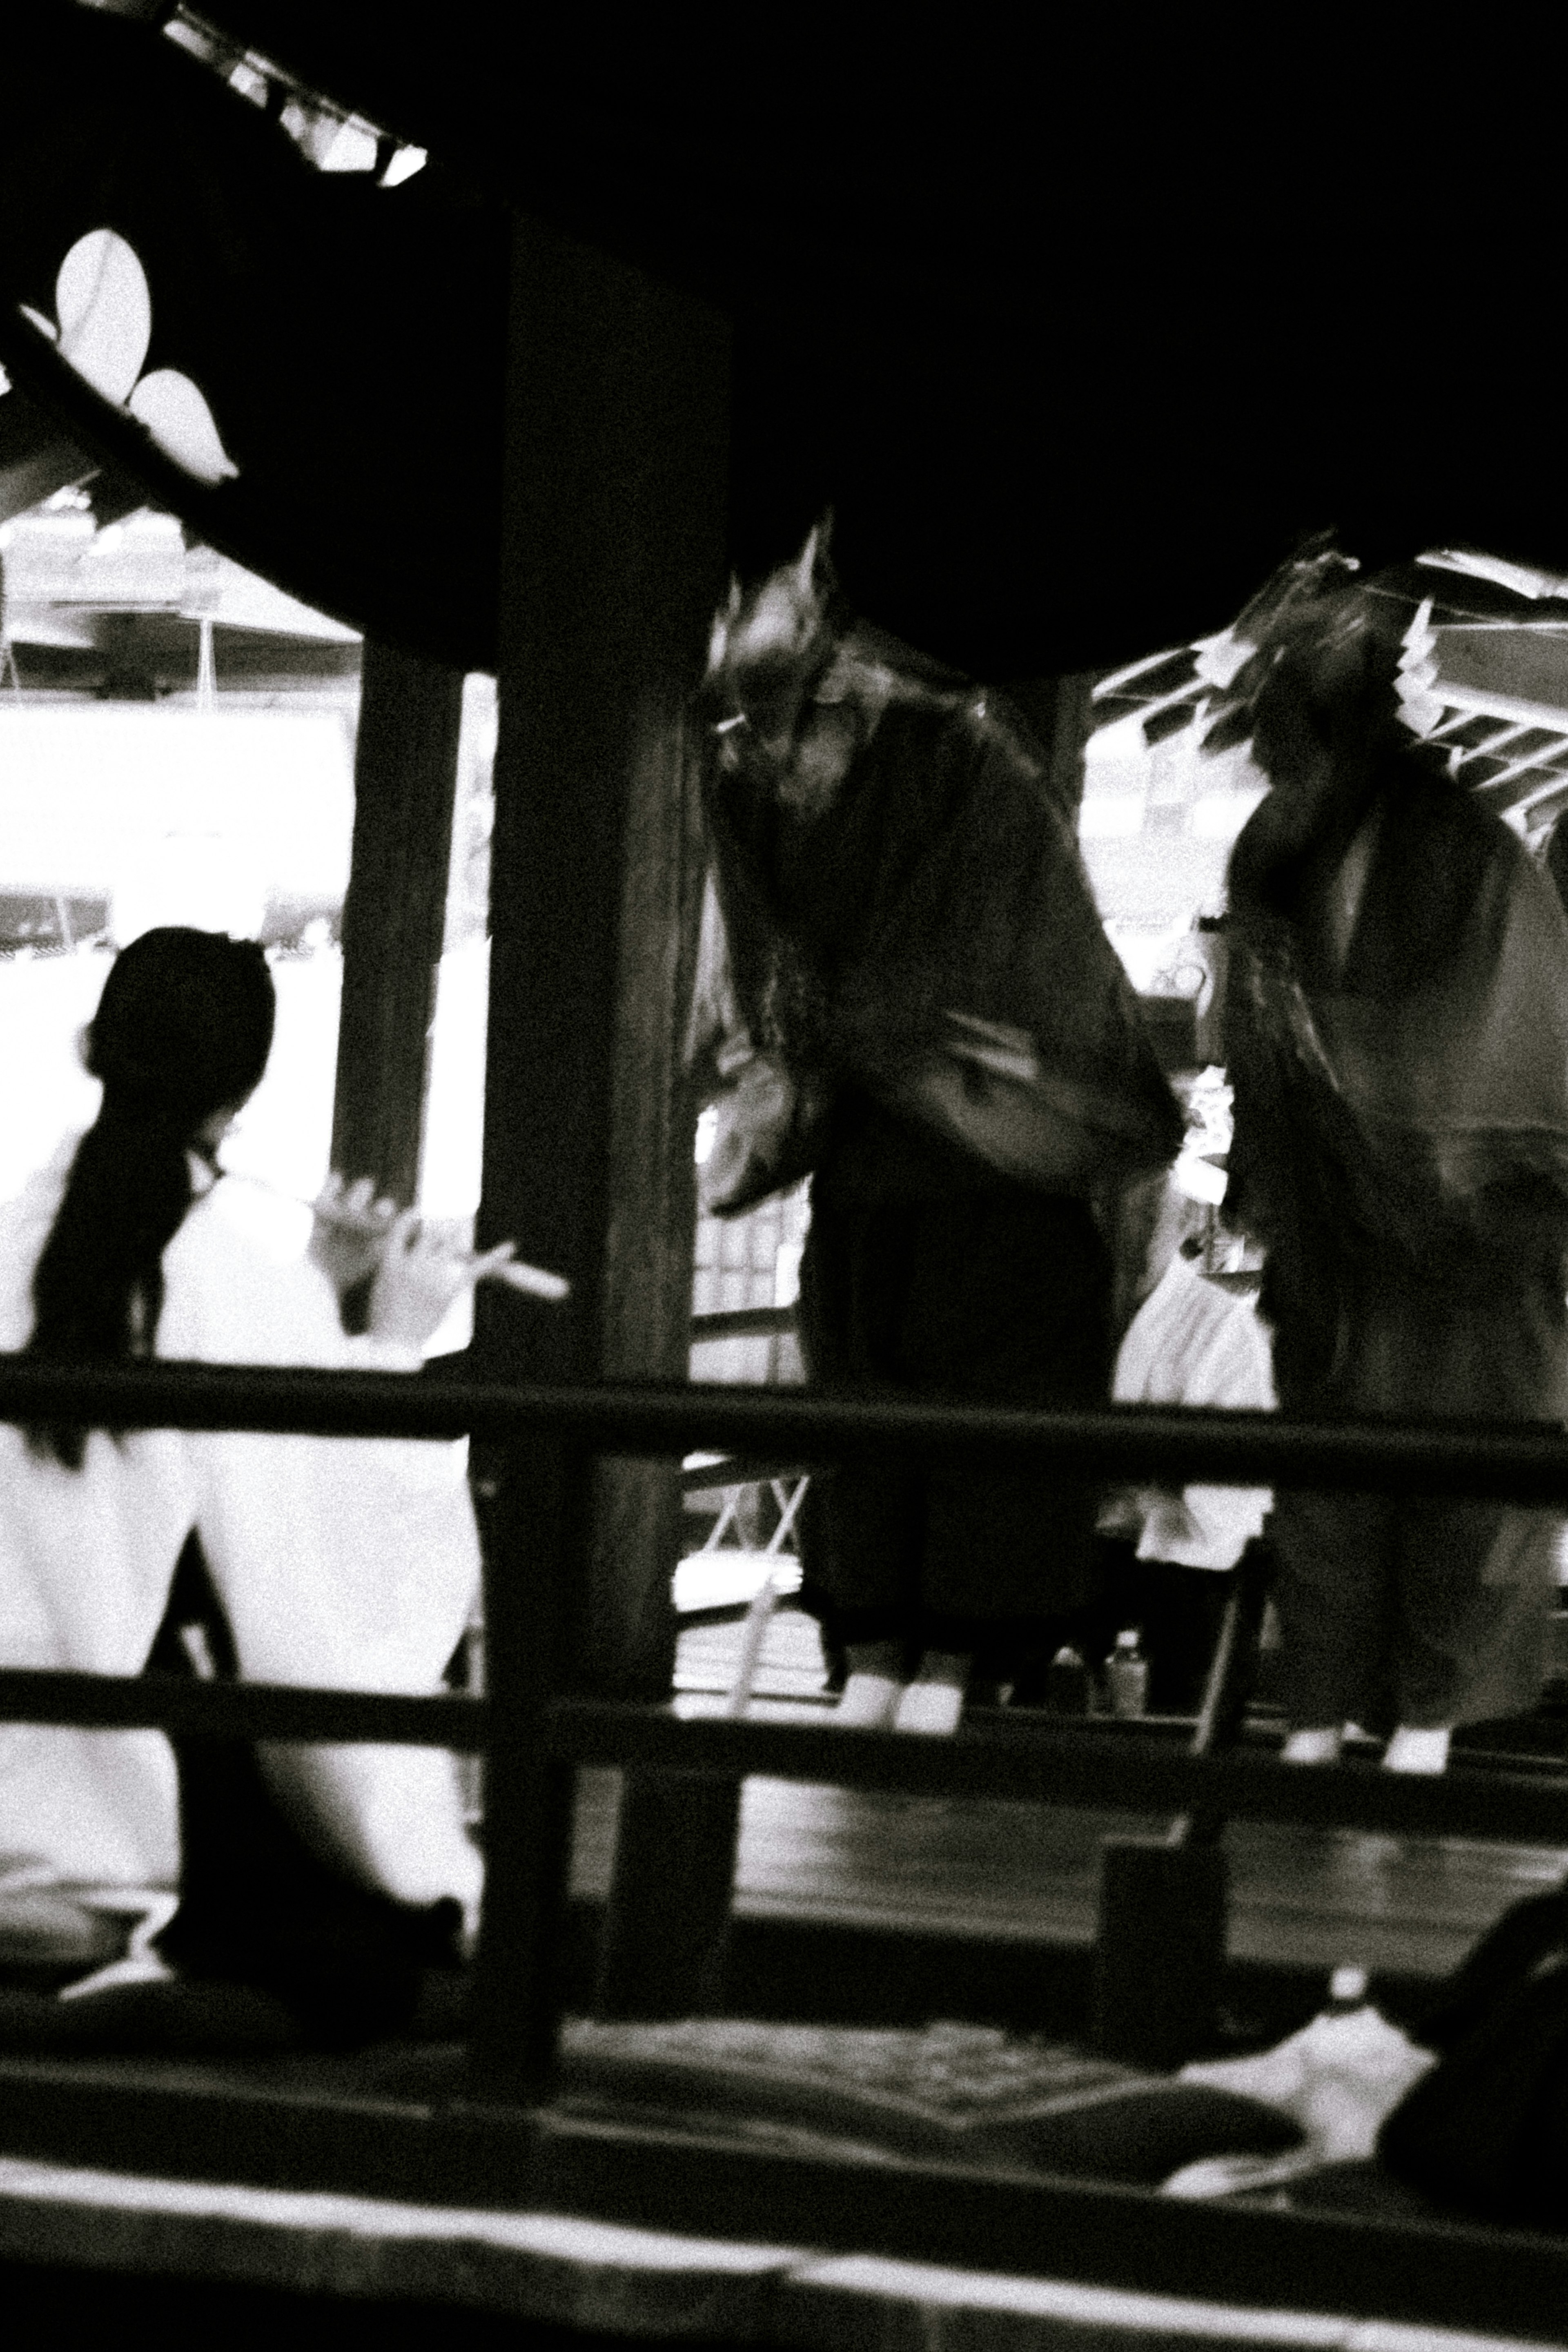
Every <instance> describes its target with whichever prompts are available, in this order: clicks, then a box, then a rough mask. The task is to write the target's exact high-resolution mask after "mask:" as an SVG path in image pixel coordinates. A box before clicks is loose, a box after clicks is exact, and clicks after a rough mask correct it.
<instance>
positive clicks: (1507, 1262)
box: [1206, 550, 1568, 1770]
mask: <svg viewBox="0 0 1568 2352" xmlns="http://www.w3.org/2000/svg"><path fill="white" fill-rule="evenodd" d="M1424 630H1425V614H1424V613H1416V614H1415V620H1414V625H1412V599H1411V598H1410V597H1409V596H1408V594H1401V593H1395V591H1394V587H1393V586H1392V584H1391V583H1389V582H1388V581H1386V580H1383V579H1377V578H1374V579H1373V580H1371V581H1368V582H1366V583H1360V582H1358V581H1357V580H1356V579H1355V578H1354V573H1353V567H1352V566H1351V565H1350V564H1348V563H1347V562H1345V561H1344V560H1343V559H1342V558H1339V557H1337V556H1335V555H1334V554H1333V553H1332V552H1331V551H1326V550H1324V551H1318V552H1317V553H1315V554H1310V555H1308V556H1305V557H1303V558H1302V559H1301V560H1300V562H1298V563H1296V564H1295V565H1293V566H1291V567H1289V569H1288V570H1287V571H1286V572H1284V573H1282V574H1281V575H1280V576H1279V578H1278V579H1277V580H1276V582H1275V583H1272V585H1271V587H1270V589H1269V590H1268V592H1266V593H1265V595H1264V597H1262V598H1260V599H1259V600H1258V605H1257V606H1256V607H1255V608H1254V609H1253V610H1252V612H1251V613H1250V614H1248V615H1244V616H1243V619H1242V620H1241V621H1240V622H1238V623H1237V632H1236V634H1237V635H1238V636H1239V637H1241V638H1242V639H1243V640H1245V641H1247V642H1249V643H1250V644H1252V645H1253V646H1256V648H1257V650H1256V651H1255V652H1254V653H1253V655H1252V656H1251V658H1250V659H1249V660H1248V661H1247V663H1246V665H1245V667H1243V668H1242V669H1241V670H1240V671H1239V673H1238V674H1237V677H1235V679H1234V680H1233V681H1232V683H1231V686H1230V688H1229V689H1228V693H1227V697H1226V699H1228V701H1229V703H1230V704H1231V708H1230V709H1229V710H1228V711H1227V712H1226V715H1225V716H1224V717H1223V718H1221V719H1220V720H1219V721H1218V722H1217V724H1216V725H1215V727H1213V728H1212V729H1211V730H1210V732H1209V735H1208V737H1207V739H1206V740H1207V742H1208V744H1209V746H1210V747H1211V748H1217V747H1219V746H1221V745H1224V744H1228V743H1236V742H1239V741H1241V740H1245V739H1247V738H1248V737H1249V738H1250V740H1251V746H1252V756H1253V758H1254V760H1255V761H1256V762H1257V764H1258V767H1259V768H1260V769H1261V770H1262V772H1263V773H1264V775H1265V776H1266V777H1267V778H1268V782H1269V784H1270V786H1271V790H1270V793H1269V795H1268V799H1267V800H1265V801H1264V802H1263V803H1261V804H1260V806H1259V807H1258V810H1257V811H1256V812H1255V814H1253V816H1252V817H1251V819H1250V820H1249V822H1248V823H1247V825H1246V826H1245V827H1244V829H1243V831H1242V833H1241V834H1240V835H1239V837H1238V839H1237V844H1236V847H1235V850H1234V853H1233V855H1232V857H1231V863H1230V874H1229V887H1230V914H1231V940H1232V957H1231V967H1230V974H1229V981H1228V987H1227V995H1226V1058H1227V1063H1228V1066H1229V1075H1230V1077H1231V1080H1232V1083H1233V1086H1234V1088H1235V1121H1236V1129H1235V1140H1234V1143H1233V1146H1232V1150H1231V1160H1230V1171H1231V1189H1230V1193H1229V1203H1230V1208H1229V1213H1230V1214H1231V1215H1232V1216H1233V1217H1234V1218H1235V1219H1236V1220H1237V1222H1238V1223H1241V1224H1242V1225H1244V1226H1245V1227H1246V1228H1247V1230H1249V1231H1250V1232H1251V1233H1252V1234H1255V1235H1256V1237H1257V1238H1258V1241H1260V1242H1261V1243H1262V1244H1264V1246H1265V1248H1266V1250H1267V1253H1268V1262H1267V1268H1266V1272H1265V1276H1264V1283H1263V1293H1262V1302H1261V1303H1262V1308H1263V1312H1264V1314H1265V1316H1266V1318H1267V1319H1268V1321H1269V1322H1270V1324H1271V1325H1272V1326H1273V1330H1274V1363H1275V1374H1276V1379H1277V1381H1278V1386H1279V1401H1280V1403H1281V1406H1282V1407H1283V1408H1284V1410H1285V1411H1287V1412H1295V1413H1300V1414H1306V1415H1312V1416H1328V1417H1342V1416H1355V1417H1357V1418H1366V1417H1370V1416H1375V1415H1378V1414H1384V1415H1394V1416H1397V1417H1399V1418H1403V1419H1424V1418H1436V1419H1452V1418H1458V1419H1463V1420H1466V1421H1469V1422H1475V1423H1505V1422H1513V1421H1520V1420H1527V1421H1528V1420H1542V1421H1559V1420H1561V1418H1562V1416H1563V1410H1564V1403H1565V1402H1568V1348H1565V1330H1564V1304H1563V1292H1564V1251H1565V1246H1568V924H1565V922H1564V919H1563V908H1562V907H1561V905H1560V903H1559V901H1558V898H1557V896H1556V893H1555V891H1554V890H1553V888H1552V883H1551V881H1550V879H1549V878H1548V877H1547V876H1546V875H1545V874H1544V873H1542V871H1541V869H1540V868H1539V867H1538V866H1536V864H1535V863H1534V861H1533V860H1532V859H1531V856H1530V854H1529V852H1528V851H1527V850H1526V849H1525V847H1524V845H1522V843H1521V841H1520V839H1519V838H1518V836H1517V835H1515V834H1514V833H1513V832H1512V831H1510V828H1509V826H1508V825H1507V824H1504V823H1502V821H1501V820H1500V818H1499V817H1497V816H1495V815H1493V814H1491V813H1490V812H1489V811H1488V810H1487V809H1486V808H1484V807H1483V806H1482V805H1481V804H1480V803H1479V801H1477V800H1476V799H1475V798H1473V797H1472V796H1471V794H1470V793H1468V791H1467V790H1466V789H1465V787H1464V786H1463V785H1461V784H1460V783H1458V782H1456V781H1455V780H1454V779H1453V777H1452V776H1451V775H1450V774H1449V772H1448V763H1447V756H1446V754H1445V753H1444V752H1443V751H1441V750H1440V749H1439V748H1438V747H1436V746H1434V745H1429V744H1427V743H1426V742H1425V741H1423V740H1421V735H1420V731H1419V730H1421V729H1422V728H1424V727H1426V726H1429V725H1430V724H1431V723H1432V720H1433V719H1434V717H1435V715H1436V713H1435V707H1434V705H1433V703H1432V699H1431V698H1430V697H1429V696H1427V695H1426V694H1425V692H1424V687H1423V674H1422V672H1421V670H1420V668H1419V667H1418V665H1419V662H1420V658H1421V656H1422V655H1423V654H1424V653H1425V652H1426V651H1428V650H1429V642H1430V641H1429V640H1427V639H1425V637H1424ZM1555 1528H1556V1522H1555V1521H1554V1519H1553V1518H1552V1517H1551V1516H1550V1515H1548V1514H1543V1513H1542V1512H1540V1511H1525V1510H1518V1509H1515V1508H1513V1507H1510V1506H1507V1505H1504V1504H1498V1503H1469V1502H1450V1501H1426V1500H1424V1499H1421V1498H1411V1499H1405V1498H1392V1497H1384V1496H1351V1495H1311V1494H1284V1495H1281V1496H1279V1500H1278V1503H1277V1507H1276V1512H1275V1518H1274V1526H1273V1532H1274V1537H1275V1540H1276V1544H1277V1547H1278V1551H1279V1588H1278V1594H1277V1599H1278V1605H1279V1614H1280V1620H1281V1625H1282V1629H1283V1633H1284V1640H1285V1667H1286V1681H1287V1690H1286V1700H1287V1705H1288V1707H1289V1715H1290V1720H1291V1723H1292V1725H1293V1727H1294V1731H1293V1734H1292V1737H1291V1739H1290V1740H1289V1743H1288V1746H1287V1751H1286V1752H1287V1755H1288V1756H1289V1757H1290V1758H1291V1759H1292V1760H1296V1761H1301V1762H1310V1761H1317V1760H1324V1759H1327V1758H1329V1757H1331V1756H1332V1755H1333V1754H1334V1753H1336V1752H1337V1750H1338V1746H1339V1742H1340V1738H1341V1734H1342V1727H1343V1726H1344V1724H1345V1723H1346V1722H1347V1721H1354V1722H1357V1723H1360V1724H1362V1725H1363V1726H1365V1727H1368V1728H1370V1729H1373V1730H1375V1731H1377V1732H1379V1733H1386V1732H1390V1731H1392V1732H1393V1733H1394V1738H1393V1739H1392V1740H1391V1742H1390V1747H1389V1750H1388V1753H1387V1755H1386V1757H1385V1762H1387V1763H1388V1764H1389V1765H1390V1766H1391V1767H1393V1768H1394V1769H1412V1770H1440V1769H1442V1766H1443V1764H1444V1762H1445V1761H1446V1759H1447V1735H1448V1732H1449V1731H1450V1730H1451V1728H1452V1727H1454V1726H1455V1725H1457V1724H1460V1723H1466V1722H1474V1721H1479V1720H1484V1719H1488V1718H1492V1717H1500V1716H1505V1715H1509V1714H1512V1713H1516V1712H1519V1711H1520V1710H1521V1709H1523V1708H1527V1707H1529V1706H1531V1705H1532V1704H1534V1702H1535V1700H1536V1699H1537V1698H1538V1697H1539V1696H1540V1691H1541V1686H1542V1680H1543V1676H1544V1669H1545V1642H1546V1636H1547V1632H1548V1617H1549V1610H1550V1605H1551V1591H1552V1572H1553V1549H1554V1538H1555Z"/></svg>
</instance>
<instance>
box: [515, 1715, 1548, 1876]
mask: <svg viewBox="0 0 1568 2352" xmlns="http://www.w3.org/2000/svg"><path fill="white" fill-rule="evenodd" d="M545 1737H546V1738H547V1740H548V1742H549V1744H550V1747H551V1748H552V1750H553V1752H554V1753H555V1754H556V1755H558V1756H560V1757H562V1758H563V1759H569V1760H570V1761H572V1762H573V1763H575V1764H599V1765H622V1766H631V1767H634V1768H636V1769H641V1770H658V1771H666V1772H680V1773H687V1774H689V1775H691V1776H692V1777H694V1778H698V1779H714V1780H738V1779H740V1778H741V1777H742V1776H743V1775H744V1774H747V1773H759V1774H762V1775H763V1776H765V1777H766V1778H768V1779H771V1780H805V1781H812V1782H822V1783H824V1784H825V1785H831V1786H834V1787H837V1788H855V1789H880V1790H889V1791H894V1792H897V1793H899V1794H900V1795H904V1796H921V1797H984V1798H993V1799H1005V1800H1007V1801H1016V1802H1023V1803H1034V1804H1051V1805H1068V1806H1081V1807H1082V1808H1084V1809H1085V1810H1086V1811H1100V1812H1132V1813H1154V1814H1159V1815H1161V1816H1163V1817H1169V1816H1170V1815H1172V1814H1173V1813H1177V1812H1183V1811H1198V1810H1203V1809H1213V1810H1215V1811H1220V1812H1223V1813H1225V1814H1227V1815H1232V1816H1235V1817H1237V1818H1238V1819H1242V1820H1246V1821H1268V1822H1291V1823H1294V1824H1296V1825H1298V1826H1306V1827H1314V1828H1327V1827H1336V1828H1355V1829H1363V1830H1383V1831H1388V1832H1396V1833H1399V1834H1403V1835H1405V1836H1427V1837H1439V1836H1440V1837H1475V1838H1500V1839H1504V1840H1506V1841H1509V1842H1510V1843H1519V1844H1521V1845H1529V1844H1540V1845H1557V1846H1568V1774H1562V1775H1559V1776H1557V1777H1555V1778H1552V1779H1548V1778H1546V1777H1545V1776H1544V1775H1538V1774H1535V1773H1521V1772H1512V1771H1507V1770H1497V1769H1486V1768H1483V1769H1476V1768H1474V1767H1469V1766H1467V1765H1466V1764H1465V1763H1464V1762H1463V1761H1462V1760H1456V1762H1455V1763H1454V1764H1453V1765H1452V1766H1451V1767H1450V1769H1449V1770H1448V1772H1447V1774H1446V1775H1444V1776H1443V1777H1441V1778H1434V1779H1426V1778H1425V1777H1422V1776H1418V1775H1415V1774H1409V1773H1402V1772H1384V1771H1382V1770H1380V1769H1378V1768H1377V1767H1376V1766H1374V1765H1372V1764H1364V1765H1363V1764H1342V1765H1339V1766H1337V1767H1336V1768H1334V1769H1331V1770H1318V1771H1309V1770H1304V1769H1302V1768H1300V1766H1298V1765H1293V1764H1282V1763H1280V1762H1279V1759H1278V1758H1276V1757H1268V1756H1259V1755H1257V1754H1249V1753H1247V1752H1245V1751H1243V1752H1237V1751H1229V1752H1227V1753H1226V1754H1223V1755H1218V1756H1213V1755H1211V1756H1193V1755H1186V1754H1181V1753H1173V1751H1172V1748H1171V1747H1170V1745H1169V1744H1168V1743H1167V1742H1166V1741H1164V1740H1162V1739H1159V1738H1148V1737H1143V1738H1104V1737H1101V1736H1099V1735H1097V1733H1096V1732H1095V1731H1093V1730H1092V1729H1089V1728H1088V1727H1084V1728H1068V1727H1061V1728H1058V1727H1054V1726H1053V1727H1050V1728H1048V1729H1047V1728H1046V1727H1037V1726H1036V1725H1018V1726H1016V1727H1015V1726H1013V1725H1010V1724H1005V1723H998V1724H994V1725H991V1724H987V1725H985V1726H984V1727H981V1726H974V1727H967V1726H966V1727H964V1728H963V1729H961V1730H960V1731H959V1732H957V1733H956V1734H955V1735H954V1736H953V1737H952V1738H947V1739H921V1738H911V1737H910V1736H909V1735H907V1734H900V1733H898V1732H889V1731H859V1730H856V1731H850V1730H841V1729H839V1728H837V1727H835V1726H832V1725H826V1724H825V1725H823V1726H821V1727H818V1726H816V1725H815V1724H796V1723H767V1722H745V1721H739V1722H731V1721H728V1720H725V1719H723V1718H720V1717H696V1718H692V1717H676V1716H674V1715H672V1714H670V1713H669V1712H668V1709H666V1708H664V1707H660V1706H647V1707H637V1706H624V1705H613V1704H610V1703H607V1702H600V1701H595V1700H589V1699H563V1700H559V1701H557V1703H556V1704H555V1705H554V1706H552V1708H551V1709H550V1710H549V1713H548V1716H547V1717H546V1731H545Z"/></svg>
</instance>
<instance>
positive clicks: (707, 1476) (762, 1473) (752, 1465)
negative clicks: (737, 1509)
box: [680, 1454, 810, 1495]
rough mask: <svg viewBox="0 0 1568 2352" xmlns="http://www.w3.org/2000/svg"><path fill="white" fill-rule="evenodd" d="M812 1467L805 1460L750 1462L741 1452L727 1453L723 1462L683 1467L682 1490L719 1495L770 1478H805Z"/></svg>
mask: <svg viewBox="0 0 1568 2352" xmlns="http://www.w3.org/2000/svg"><path fill="white" fill-rule="evenodd" d="M809 1470H810V1465H809V1464H808V1463H805V1462H784V1461H778V1462H747V1461H743V1460H742V1458H741V1456H740V1455H739V1454H726V1455H725V1456H724V1457H723V1459H722V1460H721V1461H719V1462H705V1463H704V1464H703V1465H702V1466H701V1467H700V1469H691V1470H682V1472H681V1474H680V1491H681V1493H682V1494H683V1495H718V1494H722V1493H723V1491H724V1489H725V1488H726V1487H728V1486H765V1485H766V1483H767V1481H768V1480H769V1479H770V1478H804V1477H805V1476H806V1475H808V1473H809Z"/></svg>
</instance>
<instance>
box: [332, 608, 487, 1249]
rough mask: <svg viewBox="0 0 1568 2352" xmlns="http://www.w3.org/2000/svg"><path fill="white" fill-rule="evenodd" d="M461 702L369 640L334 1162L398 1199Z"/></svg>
mask: <svg viewBox="0 0 1568 2352" xmlns="http://www.w3.org/2000/svg"><path fill="white" fill-rule="evenodd" d="M462 710H463V680H462V675H461V673H460V672H459V671H458V670H453V669H447V668H446V667H443V666H442V665H441V664H439V663H437V662H431V661H426V660H423V659H421V658H419V657H417V656H415V655H412V654H405V653H399V652H395V651H394V650H393V649H392V648H391V647H390V646H380V645H376V644H374V642H367V643H366V645H365V648H364V656H363V668H362V671H361V677H360V715H359V737H358V741H357V744H356V747H355V751H354V825H353V853H352V856H351V860H350V869H349V888H348V897H347V898H346V899H345V901H344V904H343V984H342V1013H341V1015H340V1019H339V1026H338V1067H337V1082H336V1088H335V1092H334V1097H333V1104H332V1166H333V1167H334V1168H335V1169H337V1170H339V1171H341V1172H342V1174H343V1175H345V1176H348V1177H351V1178H353V1177H357V1176H369V1177H372V1178H373V1179H374V1181H375V1184H376V1186H377V1188H378V1190H379V1191H381V1192H384V1193H387V1194H388V1195H390V1197H391V1198H392V1199H394V1200H395V1201H396V1202H398V1203H399V1204H400V1206H402V1207H405V1208H406V1207H407V1206H409V1205H410V1204H411V1203H412V1202H413V1201H414V1200H415V1199H416V1197H417V1193H418V1187H419V1147H420V1138H421V1129H422V1126H423V1120H424V1110H425V1087H426V1076H427V1069H428V1061H429V1040H430V1024H431V1021H432V1019H433V1017H434V1014H435V1009H436V975H437V967H438V966H439V964H440V961H441V938H442V929H443V925H444V923H445V919H446V910H447V867H448V865H449V863H450V859H451V848H452V801H453V795H454V793H455V791H456V788H457V777H458V734H459V731H460V729H461V725H462Z"/></svg>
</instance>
